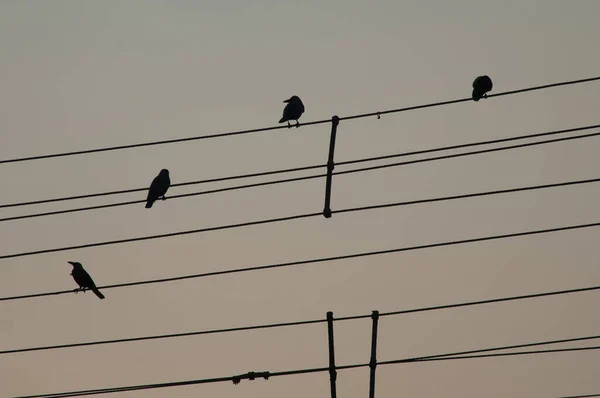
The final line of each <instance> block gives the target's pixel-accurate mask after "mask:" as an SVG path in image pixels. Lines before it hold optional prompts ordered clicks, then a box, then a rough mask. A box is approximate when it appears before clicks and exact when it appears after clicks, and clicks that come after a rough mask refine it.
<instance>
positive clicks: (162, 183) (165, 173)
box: [146, 169, 171, 209]
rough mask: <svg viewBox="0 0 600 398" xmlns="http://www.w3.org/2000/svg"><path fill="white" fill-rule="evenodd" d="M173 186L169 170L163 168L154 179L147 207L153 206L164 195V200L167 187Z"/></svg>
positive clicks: (149, 191)
mask: <svg viewBox="0 0 600 398" xmlns="http://www.w3.org/2000/svg"><path fill="white" fill-rule="evenodd" d="M170 186H171V179H170V178H169V170H167V169H162V170H161V171H160V173H158V175H157V176H156V177H154V180H152V184H150V189H149V190H148V198H147V199H146V209H149V208H151V207H152V205H153V204H154V202H155V201H156V200H157V199H159V198H161V197H162V200H165V199H166V198H165V194H166V193H167V189H169V187H170Z"/></svg>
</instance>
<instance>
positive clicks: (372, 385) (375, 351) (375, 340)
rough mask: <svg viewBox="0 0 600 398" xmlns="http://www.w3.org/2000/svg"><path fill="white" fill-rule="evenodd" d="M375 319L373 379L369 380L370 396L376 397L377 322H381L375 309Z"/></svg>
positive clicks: (372, 347)
mask: <svg viewBox="0 0 600 398" xmlns="http://www.w3.org/2000/svg"><path fill="white" fill-rule="evenodd" d="M371 318H372V319H373V333H372V336H371V361H370V362H369V368H371V380H370V382H369V398H375V368H376V367H377V324H378V323H379V311H373V314H371Z"/></svg>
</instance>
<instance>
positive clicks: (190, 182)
mask: <svg viewBox="0 0 600 398" xmlns="http://www.w3.org/2000/svg"><path fill="white" fill-rule="evenodd" d="M595 127H600V125H596V126H590V127H589V128H590V129H591V128H595ZM583 129H585V128H583ZM326 166H327V165H325V164H323V165H313V166H302V167H294V168H290V169H281V170H270V171H263V172H258V173H250V174H239V175H233V176H227V177H217V178H209V179H206V180H198V181H187V182H180V183H175V184H171V186H170V188H173V187H183V186H188V185H197V184H208V183H213V182H223V181H229V180H238V179H243V178H253V177H264V176H268V175H273V174H284V173H293V172H298V171H306V170H314V169H318V168H323V167H326ZM142 191H148V187H145V188H132V189H123V190H120V191H108V192H98V193H90V194H84V195H75V196H66V197H60V198H51V199H41V200H33V201H29V202H18V203H7V204H0V209H2V208H7V207H19V206H29V205H39V204H44V203H52V202H64V201H67V200H78V199H89V198H95V197H100V196H110V195H122V194H128V193H135V192H142Z"/></svg>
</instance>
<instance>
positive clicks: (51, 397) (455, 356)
mask: <svg viewBox="0 0 600 398" xmlns="http://www.w3.org/2000/svg"><path fill="white" fill-rule="evenodd" d="M598 337H600V336H590V337H580V338H574V339H568V340H570V341H578V340H579V341H582V340H589V339H591V338H598ZM559 341H561V340H554V341H541V342H537V343H528V344H525V345H519V346H528V347H531V346H540V345H548V344H556V343H557V342H559ZM563 341H564V340H563ZM510 347H518V346H503V347H494V348H491V349H490V348H485V349H481V350H471V351H470V352H473V353H478V352H489V351H490V350H494V351H497V350H504V349H509V348H510ZM597 349H600V346H591V347H579V348H558V349H549V350H537V351H517V352H508V353H492V354H481V355H470V356H460V355H461V353H460V352H459V353H445V354H437V355H430V356H426V357H414V358H406V359H398V360H392V361H383V362H378V365H395V364H402V363H417V362H427V361H447V360H461V359H462V360H464V359H473V358H489V357H500V356H521V355H536V354H547V353H558V352H574V351H589V350H597ZM367 366H369V364H368V363H360V364H353V365H342V366H337V367H336V370H347V369H357V368H364V367H367ZM328 371H329V368H328V367H320V368H306V369H295V370H287V371H281V372H269V373H268V378H271V377H279V376H291V375H299V374H310V373H323V372H328ZM235 377H236V376H228V377H216V378H210V379H197V380H185V381H175V382H168V383H155V384H142V385H130V386H122V387H112V388H102V389H93V390H80V391H68V392H62V393H52V394H44V395H27V396H22V397H19V398H42V397H45V398H65V397H77V396H84V395H97V394H109V393H117V392H128V391H139V390H149V389H156V388H167V387H181V386H189V385H197V384H208V383H220V382H225V381H234V379H235Z"/></svg>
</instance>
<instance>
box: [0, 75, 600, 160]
mask: <svg viewBox="0 0 600 398" xmlns="http://www.w3.org/2000/svg"><path fill="white" fill-rule="evenodd" d="M596 80H600V76H597V77H590V78H585V79H579V80H570V81H564V82H558V83H551V84H546V85H543V86H534V87H527V88H522V89H517V90H512V91H505V92H501V93H496V94H489V95H487V98H492V97H500V96H505V95H512V94H519V93H524V92H529V91H536V90H543V89H547V88H552V87H559V86H566V85H572V84H580V83H588V82H592V81H596ZM470 101H472V98H471V97H468V98H461V99H455V100H450V101H441V102H434V103H429V104H424V105H416V106H409V107H405V108H397V109H390V110H386V111H377V112H369V113H363V114H358V115H351V116H344V117H340V118H339V120H340V121H343V120H353V119H361V118H366V117H373V116H377V117H379V116H381V115H387V114H391V113H399V112H405V111H411V110H416V109H424V108H431V107H436V106H443V105H450V104H457V103H459V102H470ZM325 123H331V119H325V120H317V121H313V122H306V123H301V124H300V126H311V125H317V124H325ZM284 128H289V127H288V126H285V125H283V126H272V127H263V128H257V129H249V130H240V131H231V132H227V133H217V134H209V135H201V136H195V137H185V138H176V139H171V140H162V141H152V142H143V143H137V144H129V145H117V146H111V147H104V148H95V149H85V150H80V151H72V152H61V153H54V154H47V155H38V156H29V157H21V158H13V159H3V160H0V164H2V163H17V162H25V161H32V160H40V159H50V158H57V157H65V156H74V155H84V154H90V153H98V152H109V151H116V150H122V149H132V148H140V147H147V146H155V145H165V144H174V143H180V142H188V141H196V140H202V139H209V138H221V137H230V136H235V135H242V134H251V133H258V132H264V131H270V130H279V129H284Z"/></svg>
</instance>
